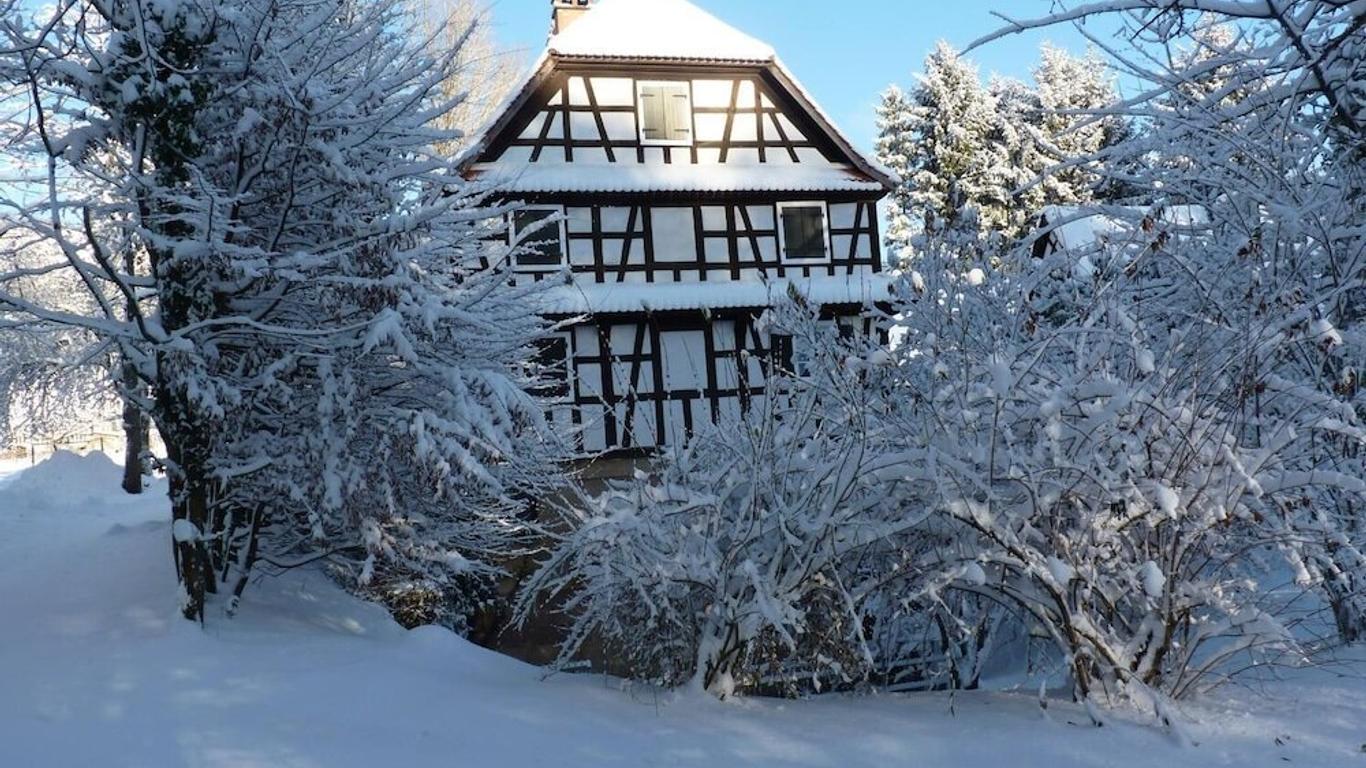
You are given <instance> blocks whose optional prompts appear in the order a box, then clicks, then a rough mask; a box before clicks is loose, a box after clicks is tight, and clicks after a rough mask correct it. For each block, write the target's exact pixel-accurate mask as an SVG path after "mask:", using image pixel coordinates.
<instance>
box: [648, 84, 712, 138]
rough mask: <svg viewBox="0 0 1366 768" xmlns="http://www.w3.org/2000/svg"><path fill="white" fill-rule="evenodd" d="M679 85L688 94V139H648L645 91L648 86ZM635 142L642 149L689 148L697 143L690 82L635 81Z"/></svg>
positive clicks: (695, 116) (695, 113)
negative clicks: (638, 143) (646, 134)
mask: <svg viewBox="0 0 1366 768" xmlns="http://www.w3.org/2000/svg"><path fill="white" fill-rule="evenodd" d="M674 85H681V86H683V88H684V89H685V90H686V91H687V92H688V138H687V139H648V138H646V137H645V104H644V98H645V95H644V94H645V89H646V88H648V87H650V86H674ZM636 140H637V141H639V142H640V146H642V147H691V146H693V144H695V143H696V141H697V110H696V109H694V108H693V88H692V80H683V79H680V80H636Z"/></svg>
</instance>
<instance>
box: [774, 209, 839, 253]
mask: <svg viewBox="0 0 1366 768" xmlns="http://www.w3.org/2000/svg"><path fill="white" fill-rule="evenodd" d="M778 218H779V220H780V221H781V224H782V226H780V227H779V228H778V233H779V235H780V236H781V239H782V243H781V245H782V249H783V263H785V264H824V263H826V262H828V261H830V238H829V235H828V233H827V229H826V219H825V204H824V203H779V204H778Z"/></svg>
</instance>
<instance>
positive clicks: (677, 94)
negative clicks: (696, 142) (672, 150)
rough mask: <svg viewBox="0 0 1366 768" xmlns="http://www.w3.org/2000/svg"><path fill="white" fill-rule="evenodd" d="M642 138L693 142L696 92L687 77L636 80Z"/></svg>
mask: <svg viewBox="0 0 1366 768" xmlns="http://www.w3.org/2000/svg"><path fill="white" fill-rule="evenodd" d="M636 109H637V111H638V112H639V117H640V142H641V143H642V144H655V145H666V146H667V145H674V146H679V145H689V144H692V95H691V92H690V85H689V83H687V82H686V81H673V82H662V83H647V82H641V83H637V84H636Z"/></svg>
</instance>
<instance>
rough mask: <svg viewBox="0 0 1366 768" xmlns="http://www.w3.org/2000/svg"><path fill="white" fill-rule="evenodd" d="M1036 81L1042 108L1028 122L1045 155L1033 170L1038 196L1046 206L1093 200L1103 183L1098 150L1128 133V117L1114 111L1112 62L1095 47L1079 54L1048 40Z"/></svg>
mask: <svg viewBox="0 0 1366 768" xmlns="http://www.w3.org/2000/svg"><path fill="white" fill-rule="evenodd" d="M1034 83H1035V88H1036V93H1037V94H1038V100H1039V110H1040V111H1039V112H1038V113H1037V114H1038V118H1037V120H1036V121H1031V123H1029V124H1031V125H1032V126H1033V127H1035V129H1036V133H1035V134H1034V136H1033V137H1032V138H1033V139H1034V141H1035V142H1036V143H1037V145H1038V146H1039V147H1040V150H1041V151H1040V155H1039V158H1040V159H1046V162H1044V163H1043V164H1041V165H1039V166H1036V167H1034V168H1033V169H1032V170H1034V171H1035V173H1036V174H1037V175H1038V184H1039V186H1040V191H1039V197H1040V198H1041V199H1042V201H1043V203H1044V204H1045V205H1077V204H1082V203H1090V202H1092V201H1094V200H1095V199H1096V191H1097V188H1098V186H1099V184H1100V176H1099V175H1098V174H1097V173H1096V172H1095V170H1096V169H1095V165H1096V164H1097V163H1098V162H1099V157H1098V153H1099V152H1100V150H1101V149H1103V148H1104V147H1106V146H1109V145H1111V144H1113V143H1114V142H1115V140H1116V139H1117V138H1118V137H1119V136H1121V135H1122V134H1123V125H1124V124H1123V121H1122V120H1121V119H1120V118H1118V117H1116V116H1114V115H1113V114H1112V113H1111V111H1110V108H1111V107H1113V106H1114V104H1115V102H1116V101H1117V100H1118V94H1117V93H1116V91H1115V84H1114V78H1113V76H1112V75H1111V74H1110V71H1109V68H1108V65H1107V64H1106V62H1105V60H1104V59H1102V58H1101V57H1100V55H1099V54H1098V53H1097V52H1096V51H1094V50H1092V51H1089V52H1088V53H1087V54H1086V55H1085V56H1082V57H1077V56H1073V55H1071V54H1070V53H1068V52H1067V51H1066V50H1064V49H1062V48H1058V47H1057V46H1054V45H1049V44H1044V46H1043V47H1042V48H1041V49H1040V61H1039V65H1038V66H1037V67H1036V68H1035V69H1034ZM1038 210H1039V208H1035V209H1034V212H1037V211H1038Z"/></svg>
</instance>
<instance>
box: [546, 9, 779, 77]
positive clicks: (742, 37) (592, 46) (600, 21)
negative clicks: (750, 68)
mask: <svg viewBox="0 0 1366 768" xmlns="http://www.w3.org/2000/svg"><path fill="white" fill-rule="evenodd" d="M549 48H550V52H551V53H553V54H556V55H559V56H563V57H570V58H574V57H586V58H630V59H641V58H646V59H671V60H677V61H724V62H750V63H767V62H770V61H772V60H773V59H774V57H775V54H774V51H773V48H772V47H771V46H769V45H768V44H767V43H764V42H762V41H760V40H756V39H755V38H753V37H750V36H749V35H746V34H744V33H743V32H740V31H739V30H737V29H735V28H734V27H732V26H730V25H729V24H726V23H725V22H723V21H721V20H720V19H718V18H716V17H715V16H712V15H711V14H709V13H707V12H706V11H704V10H702V9H701V8H698V7H697V6H695V5H693V4H692V3H690V2H687V0H599V1H598V2H597V3H595V4H594V5H593V8H592V10H591V11H589V12H588V13H586V14H584V16H583V18H582V19H580V20H579V21H577V22H575V23H574V24H573V25H572V26H571V27H569V29H566V30H565V31H564V32H562V33H560V34H558V35H556V36H554V37H552V38H551V39H550V44H549Z"/></svg>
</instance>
